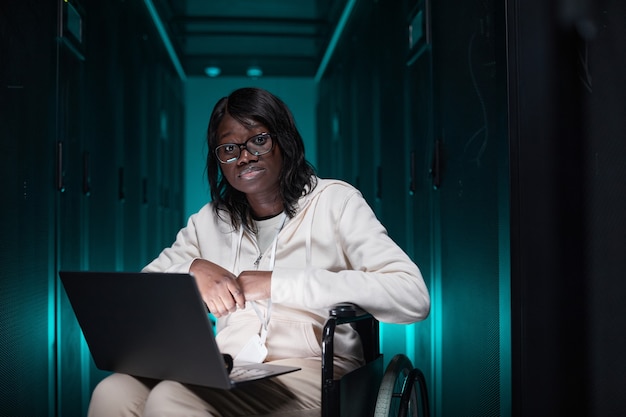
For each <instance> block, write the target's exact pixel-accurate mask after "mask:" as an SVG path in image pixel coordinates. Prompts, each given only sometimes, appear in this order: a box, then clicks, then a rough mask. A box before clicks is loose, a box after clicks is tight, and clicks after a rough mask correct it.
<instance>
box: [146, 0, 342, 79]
mask: <svg viewBox="0 0 626 417" xmlns="http://www.w3.org/2000/svg"><path fill="white" fill-rule="evenodd" d="M350 2H353V0H155V1H154V6H155V9H156V11H157V13H158V15H159V17H160V19H161V21H162V23H163V26H164V28H165V32H166V33H167V35H168V36H169V38H170V41H171V44H172V47H173V50H174V51H175V54H176V55H177V58H178V60H179V61H180V66H181V67H182V70H183V72H184V73H185V75H186V76H206V73H205V69H206V68H207V67H210V66H213V67H217V68H219V69H220V75H221V76H245V75H246V74H247V70H248V69H249V68H250V67H257V68H259V69H260V70H261V71H262V75H263V76H276V77H314V76H315V75H316V73H317V71H318V69H319V67H320V64H321V63H322V60H323V58H324V55H325V53H326V50H327V48H328V46H329V44H330V42H331V39H332V37H333V34H334V32H335V28H336V27H338V24H339V22H340V21H341V20H342V15H345V12H346V10H345V9H346V5H347V4H348V3H350Z"/></svg>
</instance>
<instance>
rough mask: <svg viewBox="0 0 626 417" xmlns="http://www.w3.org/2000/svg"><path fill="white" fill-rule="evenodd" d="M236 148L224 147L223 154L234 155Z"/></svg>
mask: <svg viewBox="0 0 626 417" xmlns="http://www.w3.org/2000/svg"><path fill="white" fill-rule="evenodd" d="M236 148H237V147H236V146H235V145H224V147H223V148H222V149H223V150H224V153H235V149H236Z"/></svg>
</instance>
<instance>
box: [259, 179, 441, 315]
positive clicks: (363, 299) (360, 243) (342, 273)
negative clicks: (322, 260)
mask: <svg viewBox="0 0 626 417" xmlns="http://www.w3.org/2000/svg"><path fill="white" fill-rule="evenodd" d="M352 190H353V191H351V192H349V193H344V198H343V199H342V200H340V201H338V202H337V204H333V205H332V207H333V208H334V210H333V211H334V212H331V213H324V212H317V211H316V212H315V213H314V215H315V216H326V217H328V218H329V219H330V220H329V221H331V222H333V223H334V224H333V228H334V240H335V241H336V246H337V251H338V252H340V253H338V254H336V257H337V259H344V260H345V265H346V267H344V268H316V267H314V266H307V267H306V268H305V269H294V268H278V267H277V268H275V269H274V272H273V274H272V288H271V291H272V300H273V301H275V302H284V303H288V304H294V305H301V306H304V307H305V308H310V309H322V308H327V307H329V306H332V305H334V304H337V303H342V302H350V303H355V304H358V305H359V306H361V307H362V308H364V309H365V310H367V311H369V312H370V313H371V314H372V315H374V316H375V317H376V318H377V319H378V320H380V321H382V322H388V323H412V322H415V321H419V320H423V319H425V318H426V317H427V316H428V314H429V311H430V296H429V293H428V289H427V288H426V284H425V282H424V279H423V277H422V274H421V272H420V270H419V268H418V267H417V265H416V264H415V263H414V262H413V261H412V260H411V259H410V258H409V256H408V255H407V254H406V253H405V252H404V251H403V250H402V249H401V248H400V247H399V246H398V245H397V244H396V243H395V242H394V241H393V240H392V239H391V238H390V237H389V236H388V234H387V231H386V229H385V228H384V227H383V225H382V224H381V223H380V221H379V220H378V219H377V218H376V215H375V214H374V212H373V211H372V209H371V208H370V206H369V205H368V204H367V202H366V201H365V199H364V198H363V197H362V196H361V194H360V193H359V192H358V191H356V190H354V189H352ZM327 198H331V199H336V198H337V196H330V197H327ZM322 207H325V205H322ZM315 232H316V231H315V230H314V231H312V233H315Z"/></svg>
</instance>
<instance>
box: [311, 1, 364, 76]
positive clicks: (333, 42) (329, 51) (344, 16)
mask: <svg viewBox="0 0 626 417" xmlns="http://www.w3.org/2000/svg"><path fill="white" fill-rule="evenodd" d="M355 4H356V0H348V3H346V7H345V8H344V9H343V13H341V17H340V18H339V22H338V23H337V26H336V27H335V31H334V33H333V37H332V38H330V42H328V47H327V48H326V52H324V57H323V58H322V62H321V63H320V66H319V67H318V68H317V73H316V74H315V82H316V83H318V82H320V80H321V79H322V75H324V71H326V67H327V66H328V62H329V61H330V58H332V56H333V53H334V52H335V48H336V47H337V43H338V42H339V38H340V37H341V33H342V32H343V29H344V28H345V26H346V23H348V18H349V17H350V15H351V14H352V9H354V5H355Z"/></svg>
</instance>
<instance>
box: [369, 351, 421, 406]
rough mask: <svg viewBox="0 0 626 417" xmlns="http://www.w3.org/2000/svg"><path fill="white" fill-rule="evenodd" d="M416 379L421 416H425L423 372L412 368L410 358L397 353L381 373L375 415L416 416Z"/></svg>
mask: <svg viewBox="0 0 626 417" xmlns="http://www.w3.org/2000/svg"><path fill="white" fill-rule="evenodd" d="M416 380H417V381H418V382H419V383H420V384H423V385H422V386H421V388H422V401H423V403H422V411H423V414H424V415H423V417H427V415H428V413H429V410H428V405H427V401H428V397H427V394H426V390H425V389H426V388H425V381H424V377H423V374H422V373H421V371H419V370H418V369H414V368H413V364H412V363H411V360H410V359H409V358H407V357H406V356H405V355H402V354H398V355H396V356H394V357H393V358H392V359H391V362H389V365H387V369H386V370H385V374H384V375H383V379H382V382H381V384H380V389H379V391H378V398H377V400H376V409H375V411H374V416H375V417H392V416H393V417H396V416H398V417H406V416H410V417H418V416H419V413H418V408H417V407H418V385H416V384H415V381H416Z"/></svg>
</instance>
